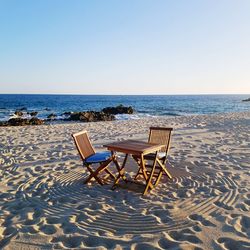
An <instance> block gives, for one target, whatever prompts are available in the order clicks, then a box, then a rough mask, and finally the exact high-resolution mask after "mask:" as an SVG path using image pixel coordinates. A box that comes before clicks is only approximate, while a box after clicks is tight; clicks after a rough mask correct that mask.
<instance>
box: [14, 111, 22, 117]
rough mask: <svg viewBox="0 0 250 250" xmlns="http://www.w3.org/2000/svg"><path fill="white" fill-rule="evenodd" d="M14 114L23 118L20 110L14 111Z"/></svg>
mask: <svg viewBox="0 0 250 250" xmlns="http://www.w3.org/2000/svg"><path fill="white" fill-rule="evenodd" d="M14 114H15V115H17V116H23V112H22V111H20V110H16V111H15V113H14Z"/></svg>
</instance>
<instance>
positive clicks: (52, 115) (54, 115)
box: [47, 114, 56, 120]
mask: <svg viewBox="0 0 250 250" xmlns="http://www.w3.org/2000/svg"><path fill="white" fill-rule="evenodd" d="M47 118H48V119H49V120H53V119H55V118H56V114H49V115H48V116H47Z"/></svg>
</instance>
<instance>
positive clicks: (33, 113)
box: [27, 111, 38, 116]
mask: <svg viewBox="0 0 250 250" xmlns="http://www.w3.org/2000/svg"><path fill="white" fill-rule="evenodd" d="M27 114H28V115H31V116H37V114H38V112H37V111H32V112H27Z"/></svg>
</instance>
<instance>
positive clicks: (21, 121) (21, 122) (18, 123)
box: [8, 118, 28, 126]
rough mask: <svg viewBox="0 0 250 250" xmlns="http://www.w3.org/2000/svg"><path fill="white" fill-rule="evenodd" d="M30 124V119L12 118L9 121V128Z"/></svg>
mask: <svg viewBox="0 0 250 250" xmlns="http://www.w3.org/2000/svg"><path fill="white" fill-rule="evenodd" d="M27 124H28V119H24V118H11V119H9V120H8V125H9V126H24V125H27Z"/></svg>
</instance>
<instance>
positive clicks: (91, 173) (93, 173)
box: [84, 165, 103, 185]
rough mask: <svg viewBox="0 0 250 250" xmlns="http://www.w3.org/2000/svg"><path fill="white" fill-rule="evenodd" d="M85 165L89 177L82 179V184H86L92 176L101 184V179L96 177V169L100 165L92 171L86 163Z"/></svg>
mask: <svg viewBox="0 0 250 250" xmlns="http://www.w3.org/2000/svg"><path fill="white" fill-rule="evenodd" d="M86 166H87V169H88V170H89V172H90V175H89V177H88V178H87V179H86V180H85V181H84V184H87V183H88V182H89V181H90V180H91V179H92V178H94V179H95V180H96V181H97V182H98V183H99V184H100V185H103V183H102V181H101V179H100V178H98V177H97V175H98V173H99V171H98V169H99V168H100V167H99V168H98V169H97V170H96V171H93V170H92V169H91V168H90V166H88V165H86Z"/></svg>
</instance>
